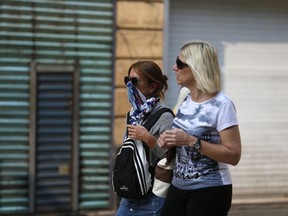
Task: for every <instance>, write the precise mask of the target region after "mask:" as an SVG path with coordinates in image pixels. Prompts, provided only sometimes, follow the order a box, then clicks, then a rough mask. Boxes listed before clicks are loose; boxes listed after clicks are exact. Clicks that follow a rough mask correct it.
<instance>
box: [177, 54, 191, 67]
mask: <svg viewBox="0 0 288 216" xmlns="http://www.w3.org/2000/svg"><path fill="white" fill-rule="evenodd" d="M176 65H177V68H179V69H183V68H185V67H189V65H188V64H186V63H184V62H182V61H181V60H180V59H179V56H177V58H176Z"/></svg>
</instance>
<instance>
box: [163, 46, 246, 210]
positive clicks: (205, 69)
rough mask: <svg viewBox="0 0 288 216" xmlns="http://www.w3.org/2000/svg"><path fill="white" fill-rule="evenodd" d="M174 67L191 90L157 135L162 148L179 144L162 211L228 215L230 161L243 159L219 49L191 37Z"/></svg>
mask: <svg viewBox="0 0 288 216" xmlns="http://www.w3.org/2000/svg"><path fill="white" fill-rule="evenodd" d="M173 70H174V71H175V75H176V80H177V83H178V84H179V85H181V86H183V87H185V88H187V89H188V90H189V92H188V94H187V96H185V99H184V100H183V102H182V103H181V104H180V105H179V108H178V111H177V114H176V117H175V119H174V121H173V129H172V130H167V131H166V132H164V133H163V134H161V135H160V137H159V138H158V141H157V143H158V144H159V145H160V146H161V147H162V148H171V147H172V146H176V161H175V168H174V173H173V179H172V183H171V186H170V188H169V191H168V194H167V197H166V200H165V203H164V207H163V209H162V213H161V215H162V216H175V215H181V216H210V215H213V216H226V215H227V214H228V212H229V209H230V206H231V200H232V179H231V175H230V172H229V167H228V165H229V164H231V165H237V163H238V162H239V160H240V157H241V139H240V132H239V128H238V120H237V116H236V110H235V106H234V104H233V102H232V101H231V99H230V98H229V97H228V96H227V95H226V94H224V93H223V92H222V91H221V77H220V75H221V73H220V67H219V63H218V56H217V51H216V49H215V47H214V46H212V45H211V44H209V43H206V42H198V41H195V42H187V43H186V44H184V46H183V47H182V48H181V50H180V53H179V56H178V57H177V58H176V64H175V65H174V67H173ZM187 89H186V90H187ZM183 91H184V90H183Z"/></svg>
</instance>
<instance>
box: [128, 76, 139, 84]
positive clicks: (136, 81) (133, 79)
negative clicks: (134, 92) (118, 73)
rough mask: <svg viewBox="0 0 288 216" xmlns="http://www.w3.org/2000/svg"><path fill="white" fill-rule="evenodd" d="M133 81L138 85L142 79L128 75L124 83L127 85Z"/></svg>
mask: <svg viewBox="0 0 288 216" xmlns="http://www.w3.org/2000/svg"><path fill="white" fill-rule="evenodd" d="M129 81H131V83H132V84H133V85H134V86H137V85H138V84H139V82H140V80H139V79H138V78H137V77H128V76H125V77H124V83H125V85H127V83H128V82H129Z"/></svg>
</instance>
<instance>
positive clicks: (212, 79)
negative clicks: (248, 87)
mask: <svg viewBox="0 0 288 216" xmlns="http://www.w3.org/2000/svg"><path fill="white" fill-rule="evenodd" d="M181 54H182V56H183V58H184V60H185V62H186V63H187V64H188V65H189V67H190V68H191V70H192V73H193V75H194V77H195V80H196V83H197V88H198V89H199V90H201V91H202V92H204V93H217V92H219V91H220V90H221V72H220V66H219V62H218V54H217V50H216V48H215V47H214V46H212V45H211V44H209V43H207V42H202V41H192V42H191V41H190V42H189V41H188V42H186V43H185V44H184V45H183V46H182V47H181Z"/></svg>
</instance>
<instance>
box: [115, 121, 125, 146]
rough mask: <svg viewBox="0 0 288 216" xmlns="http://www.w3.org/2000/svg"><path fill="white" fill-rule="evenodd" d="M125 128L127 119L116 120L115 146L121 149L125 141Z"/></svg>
mask: <svg viewBox="0 0 288 216" xmlns="http://www.w3.org/2000/svg"><path fill="white" fill-rule="evenodd" d="M125 126H126V119H125V118H114V131H113V132H114V134H113V139H114V142H113V143H114V144H115V146H117V147H120V146H121V144H122V140H123V135H124V132H125Z"/></svg>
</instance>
